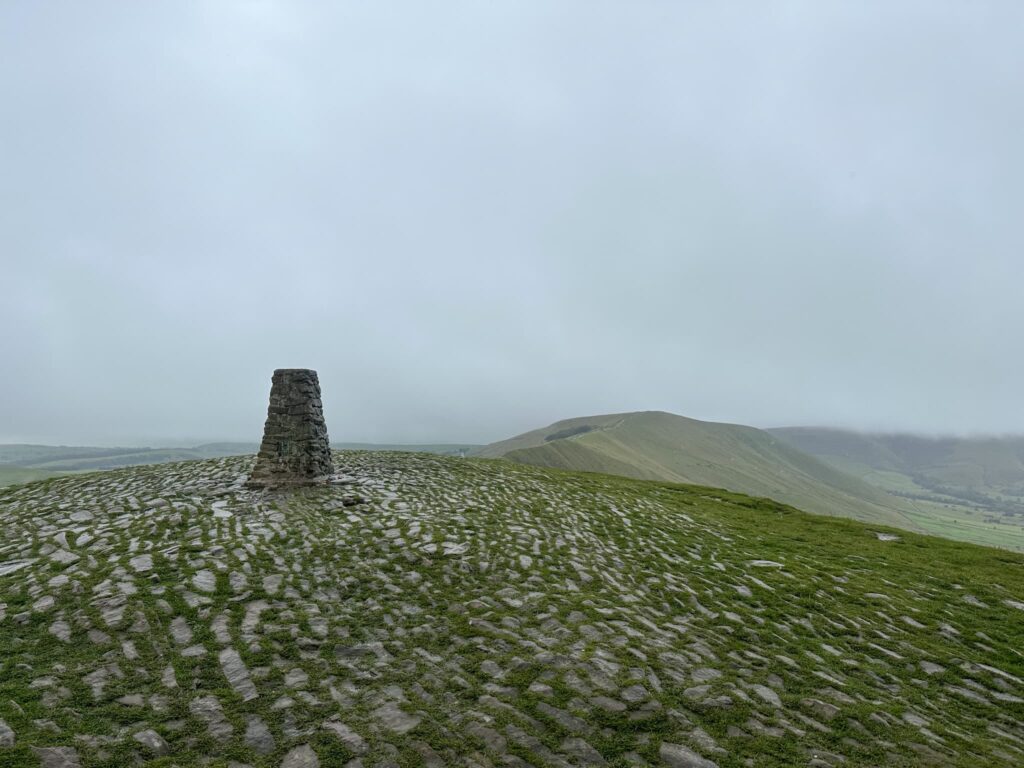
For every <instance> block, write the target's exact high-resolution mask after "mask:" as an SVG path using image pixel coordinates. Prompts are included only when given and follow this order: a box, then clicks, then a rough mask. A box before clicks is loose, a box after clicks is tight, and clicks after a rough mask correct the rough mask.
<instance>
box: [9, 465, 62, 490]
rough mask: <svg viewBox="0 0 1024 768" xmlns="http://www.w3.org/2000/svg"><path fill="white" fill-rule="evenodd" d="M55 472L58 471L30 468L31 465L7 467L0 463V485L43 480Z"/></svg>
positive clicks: (52, 475)
mask: <svg viewBox="0 0 1024 768" xmlns="http://www.w3.org/2000/svg"><path fill="white" fill-rule="evenodd" d="M57 474H58V473H56V472H48V471H46V470H44V469H32V468H31V467H9V466H4V465H3V464H0V486H3V485H17V484H18V483H29V482H32V481H33V480H43V479H45V478H47V477H54V476H55V475H57Z"/></svg>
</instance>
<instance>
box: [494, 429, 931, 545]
mask: <svg viewBox="0 0 1024 768" xmlns="http://www.w3.org/2000/svg"><path fill="white" fill-rule="evenodd" d="M478 455H480V456H484V457H493V458H496V457H504V458H506V459H509V460H511V461H516V462H520V463H522V464H532V465H535V466H545V467H558V468H563V469H573V470H583V471H588V472H605V473H610V474H616V475H623V476H625V477H634V478H638V479H642V480H667V481H671V482H679V483H694V484H699V485H706V486H713V487H718V488H727V489H729V490H731V491H737V492H741V493H748V494H752V495H756V496H766V497H768V498H772V499H776V500H778V501H781V502H784V503H787V504H792V505H793V506H796V507H799V508H800V509H805V510H807V511H810V512H816V513H818V514H829V515H840V516H844V517H852V518H855V519H859V520H867V521H874V522H882V523H888V524H891V525H898V526H901V527H905V528H911V529H916V528H918V526H917V525H916V524H915V523H914V522H913V521H912V520H911V519H910V518H909V517H907V516H906V515H905V510H904V509H903V505H902V503H901V502H900V500H899V499H895V498H893V497H892V496H889V495H888V494H886V493H885V492H884V491H881V490H879V489H878V488H875V487H873V486H871V485H869V484H867V483H865V482H862V481H861V480H859V479H857V478H856V477H852V476H850V475H848V474H846V473H844V472H841V471H838V470H836V469H835V468H833V467H831V466H829V465H827V464H825V463H824V462H822V461H819V460H818V459H816V458H814V457H813V456H810V455H808V454H806V453H804V452H803V451H800V450H797V449H795V448H793V447H792V446H791V445H789V444H788V443H787V442H785V441H783V440H780V439H778V438H776V437H773V436H772V435H770V434H768V433H767V432H764V431H762V430H759V429H754V428H753V427H745V426H740V425H736V424H718V423H714V422H706V421H698V420H696V419H688V418H685V417H683V416H677V415H675V414H671V413H664V412H661V411H643V412H638V413H619V414H609V415H603V416H587V417H582V418H576V419H567V420H565V421H559V422H556V423H555V424H552V425H550V426H548V427H544V428H543V429H538V430H535V431H533V432H527V433H526V434H523V435H519V436H518V437H514V438H512V439H510V440H504V441H501V442H498V443H494V444H492V445H489V446H487V447H486V448H484V449H482V450H480V451H479V452H478Z"/></svg>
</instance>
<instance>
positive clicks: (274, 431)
mask: <svg viewBox="0 0 1024 768" xmlns="http://www.w3.org/2000/svg"><path fill="white" fill-rule="evenodd" d="M333 473H334V465H333V464H332V462H331V447H330V441H329V440H328V437H327V425H326V423H324V412H323V402H322V401H321V399H320V380H319V378H318V377H317V375H316V371H313V370H310V369H308V368H279V369H278V370H276V371H274V376H273V379H272V383H271V388H270V406H269V407H268V408H267V423H266V426H265V427H264V428H263V442H262V444H261V445H260V452H259V455H258V456H257V457H256V466H255V467H254V468H253V471H252V475H251V476H250V477H249V483H248V484H249V486H250V487H253V488H279V487H288V486H301V485H319V484H322V483H325V482H327V480H328V478H330V476H331V475H332V474H333Z"/></svg>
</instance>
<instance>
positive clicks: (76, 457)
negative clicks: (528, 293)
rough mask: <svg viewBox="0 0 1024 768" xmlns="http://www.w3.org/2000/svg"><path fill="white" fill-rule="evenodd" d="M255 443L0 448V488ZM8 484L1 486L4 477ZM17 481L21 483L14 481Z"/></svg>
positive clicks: (430, 448) (425, 448)
mask: <svg viewBox="0 0 1024 768" xmlns="http://www.w3.org/2000/svg"><path fill="white" fill-rule="evenodd" d="M331 446H332V448H334V449H335V450H342V449H354V450H375V451H410V452H416V453H437V454H442V455H449V456H462V455H465V454H467V453H469V452H470V451H473V450H475V449H477V448H480V447H481V446H479V445H467V444H462V443H432V444H424V445H418V444H416V445H405V444H390V443H389V444H376V443H332V444H331ZM259 447H260V446H259V443H204V444H203V445H197V446H194V447H191V448H138V447H136V448H98V447H92V446H67V445H28V444H18V443H11V444H6V445H4V444H0V485H7V484H10V483H13V482H24V481H26V480H34V479H38V478H41V477H46V476H47V475H46V474H45V473H44V472H38V473H35V474H33V473H32V472H28V471H25V472H21V473H19V472H17V471H16V470H17V468H21V469H24V470H45V472H46V473H49V474H51V475H52V474H54V473H57V472H89V471H95V470H101V469H117V468H119V467H135V466H140V465H144V464H167V463H170V462H175V461H189V460H192V459H214V458H221V457H223V456H241V455H246V454H255V453H256V452H257V451H258V450H259ZM5 476H6V477H7V478H10V483H5V482H4V477H5ZM18 478H21V479H18Z"/></svg>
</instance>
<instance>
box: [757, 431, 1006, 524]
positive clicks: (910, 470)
mask: <svg viewBox="0 0 1024 768" xmlns="http://www.w3.org/2000/svg"><path fill="white" fill-rule="evenodd" d="M769 432H770V433H771V434H773V435H775V436H777V437H779V438H781V439H782V440H785V441H786V442H788V443H789V444H790V445H793V446H794V447H796V448H798V449H800V450H802V451H805V452H807V453H810V454H812V455H814V456H817V457H818V458H820V459H821V460H823V461H825V462H827V463H828V464H830V465H832V466H833V467H836V468H837V469H840V470H842V471H844V472H847V473H849V474H853V475H856V476H857V477H860V478H861V479H863V480H864V481H866V482H868V483H870V484H872V485H875V486H877V487H879V488H884V489H885V490H887V491H890V492H892V493H898V494H901V495H904V496H906V497H908V498H919V499H927V500H931V501H937V502H941V503H955V504H960V505H964V506H967V507H974V508H977V509H982V510H986V511H988V512H990V513H992V514H993V515H1002V516H1010V517H1015V518H1017V519H1018V520H1021V521H1022V522H1024V437H978V438H960V437H925V436H920V435H907V434H866V433H859V432H852V431H847V430H840V429H828V428H815V427H792V428H785V429H772V430H769Z"/></svg>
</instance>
